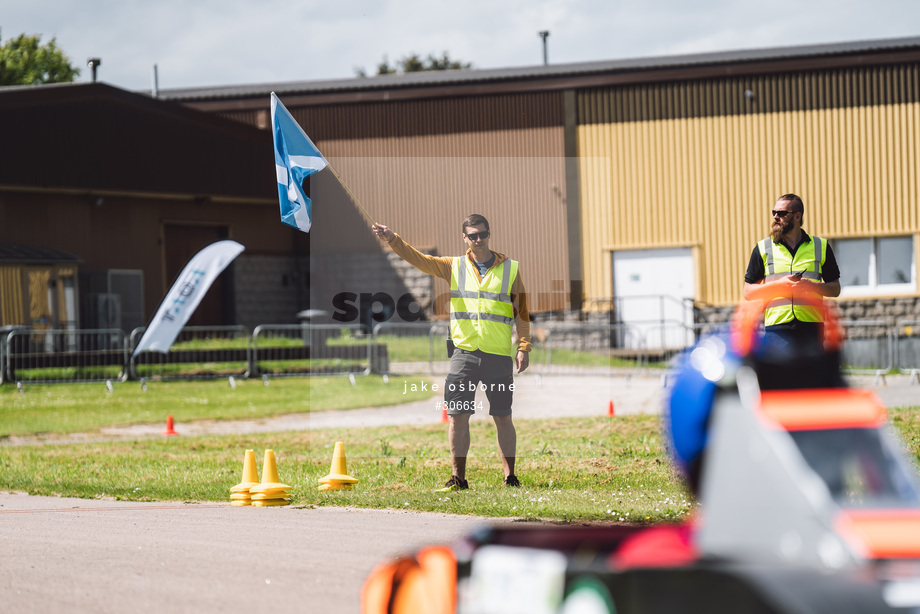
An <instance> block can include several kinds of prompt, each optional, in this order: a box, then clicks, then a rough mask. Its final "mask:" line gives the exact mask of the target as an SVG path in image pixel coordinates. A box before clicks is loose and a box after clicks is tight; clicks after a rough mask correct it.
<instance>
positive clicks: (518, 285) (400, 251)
mask: <svg viewBox="0 0 920 614" xmlns="http://www.w3.org/2000/svg"><path fill="white" fill-rule="evenodd" d="M389 245H390V248H391V249H392V250H393V251H394V252H396V255H397V256H399V257H400V258H402V259H403V260H405V261H406V262H408V263H409V264H411V265H412V266H414V267H415V268H417V269H418V270H419V271H421V272H423V273H428V274H429V275H434V276H436V277H440V278H441V279H445V280H447V283H450V273H451V268H452V267H453V264H454V263H453V260H454V259H453V258H451V257H449V256H429V255H427V254H423V253H422V252H420V251H418V250H417V249H415V248H414V247H412V246H411V245H409V244H408V243H406V242H405V241H404V240H403V239H402V237H400V236H399V235H395V236H394V237H393V240H392V241H390V242H389ZM492 253H493V254H495V262H493V263H492V267H496V266H498V265H499V264H501V263H502V262H504V261H505V260H507V259H508V256H506V255H504V254H500V253H498V252H495V251H493V252H492ZM466 257H467V258H469V259H470V261H471V262H472V261H473V256H472V253H471V250H467V252H466ZM473 270H474V271H476V276H477V277H478V278H479V282H480V283H482V276H481V275H480V274H479V269H478V268H477V267H475V266H474V267H473ZM511 303H512V305H513V307H514V322H515V325H516V327H517V333H518V351H521V352H529V351H530V350H531V349H533V346H532V344H531V343H530V312H529V311H528V310H527V291H526V290H525V289H524V280H523V278H522V277H521V269H520V267H518V272H517V276H516V277H515V278H514V283H513V284H511Z"/></svg>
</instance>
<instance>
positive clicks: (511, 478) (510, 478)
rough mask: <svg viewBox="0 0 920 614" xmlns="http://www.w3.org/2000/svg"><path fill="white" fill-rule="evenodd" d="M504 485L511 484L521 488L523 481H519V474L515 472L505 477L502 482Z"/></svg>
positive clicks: (513, 486)
mask: <svg viewBox="0 0 920 614" xmlns="http://www.w3.org/2000/svg"><path fill="white" fill-rule="evenodd" d="M502 486H511V487H512V488H520V487H521V483H520V482H519V481H518V479H517V476H516V475H514V474H513V473H512V474H511V475H509V476H508V477H506V478H505V481H504V482H503V483H502Z"/></svg>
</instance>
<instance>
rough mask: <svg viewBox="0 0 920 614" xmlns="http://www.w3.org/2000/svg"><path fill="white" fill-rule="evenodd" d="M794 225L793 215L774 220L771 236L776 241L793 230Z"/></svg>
mask: <svg viewBox="0 0 920 614" xmlns="http://www.w3.org/2000/svg"><path fill="white" fill-rule="evenodd" d="M794 226H795V222H794V221H793V219H792V215H787V216H786V217H785V218H784V219H781V220H778V221H774V222H773V229H772V232H771V233H770V237H771V238H772V239H773V241H774V242H776V241H779V240H780V239H781V238H782V236H783V235H784V234H786V233H787V232H789V231H790V230H792V229H793V227H794Z"/></svg>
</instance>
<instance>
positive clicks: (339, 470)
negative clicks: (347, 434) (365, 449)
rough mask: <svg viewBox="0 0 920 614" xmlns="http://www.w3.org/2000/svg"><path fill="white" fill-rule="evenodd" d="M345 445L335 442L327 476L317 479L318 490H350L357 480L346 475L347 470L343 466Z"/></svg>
mask: <svg viewBox="0 0 920 614" xmlns="http://www.w3.org/2000/svg"><path fill="white" fill-rule="evenodd" d="M345 464H346V463H345V444H344V443H342V442H341V441H337V442H336V444H335V450H333V452H332V467H331V468H330V469H329V475H327V476H325V477H322V478H320V479H319V481H320V484H321V486H320V487H319V489H320V490H339V489H342V488H351V487H352V486H353V485H354V484H357V483H358V480H356V479H355V478H353V477H351V476H350V475H348V469H347V468H346V466H345Z"/></svg>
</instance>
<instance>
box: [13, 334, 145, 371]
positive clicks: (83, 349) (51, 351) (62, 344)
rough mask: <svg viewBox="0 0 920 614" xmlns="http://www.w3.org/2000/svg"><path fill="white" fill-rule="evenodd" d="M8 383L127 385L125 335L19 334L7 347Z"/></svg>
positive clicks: (126, 342)
mask: <svg viewBox="0 0 920 614" xmlns="http://www.w3.org/2000/svg"><path fill="white" fill-rule="evenodd" d="M3 354H4V359H3V372H4V374H5V375H4V381H9V382H20V383H30V384H60V383H77V382H105V381H124V380H126V379H127V378H128V371H127V369H126V365H127V357H128V341H127V338H126V336H125V333H124V331H122V330H118V329H100V330H42V329H28V330H15V331H12V332H11V333H9V335H7V336H6V342H5V344H4V347H3Z"/></svg>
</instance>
